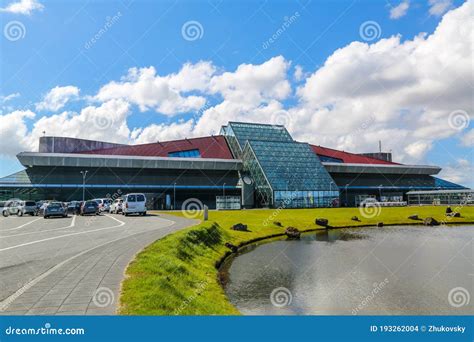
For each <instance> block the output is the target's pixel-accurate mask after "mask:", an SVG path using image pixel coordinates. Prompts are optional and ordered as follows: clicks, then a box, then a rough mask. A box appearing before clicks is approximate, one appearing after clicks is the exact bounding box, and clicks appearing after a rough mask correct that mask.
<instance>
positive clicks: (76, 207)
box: [67, 201, 82, 215]
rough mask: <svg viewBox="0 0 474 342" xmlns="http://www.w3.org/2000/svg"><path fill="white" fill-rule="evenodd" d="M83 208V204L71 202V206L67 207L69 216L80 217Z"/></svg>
mask: <svg viewBox="0 0 474 342" xmlns="http://www.w3.org/2000/svg"><path fill="white" fill-rule="evenodd" d="M81 206H82V202H79V201H71V202H69V204H68V205H67V212H68V214H72V215H79V214H80V213H81Z"/></svg>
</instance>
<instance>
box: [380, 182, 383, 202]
mask: <svg viewBox="0 0 474 342" xmlns="http://www.w3.org/2000/svg"><path fill="white" fill-rule="evenodd" d="M382 186H383V185H382V184H380V185H379V198H380V202H382Z"/></svg>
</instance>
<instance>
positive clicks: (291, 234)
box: [285, 227, 301, 239]
mask: <svg viewBox="0 0 474 342" xmlns="http://www.w3.org/2000/svg"><path fill="white" fill-rule="evenodd" d="M285 234H286V236H288V238H290V239H299V238H300V235H301V233H300V231H299V230H298V228H295V227H288V228H286V229H285Z"/></svg>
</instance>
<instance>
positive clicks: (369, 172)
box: [0, 122, 466, 209]
mask: <svg viewBox="0 0 474 342" xmlns="http://www.w3.org/2000/svg"><path fill="white" fill-rule="evenodd" d="M17 157H18V160H19V161H20V163H21V164H22V165H23V166H24V167H25V169H24V170H23V171H20V172H17V173H14V174H12V175H9V176H7V177H3V178H0V197H1V199H4V200H5V199H9V198H21V199H32V200H49V199H55V200H60V201H71V200H81V199H82V193H83V191H84V192H85V198H86V199H90V198H97V197H106V196H110V197H117V196H119V195H120V194H124V193H128V192H141V193H145V194H146V196H147V199H148V207H149V209H174V208H176V209H179V208H181V205H182V204H183V203H184V202H185V201H186V200H188V199H190V198H193V199H197V200H199V201H200V202H202V203H203V204H205V205H207V206H208V207H209V208H211V209H212V208H216V207H217V208H240V207H243V208H254V207H257V208H258V207H285V208H312V207H329V206H355V205H359V204H360V202H361V201H363V200H364V199H365V198H367V197H374V198H376V199H377V200H379V201H383V202H402V201H407V193H408V192H410V191H411V192H413V191H431V190H438V191H439V190H449V191H456V190H465V189H466V188H465V187H463V186H460V185H457V184H454V183H451V182H448V181H445V180H442V179H440V178H437V177H435V175H436V174H438V173H439V172H440V171H441V169H440V168H439V167H437V166H430V165H403V164H398V163H395V162H392V156H391V154H390V153H382V152H376V153H363V154H356V153H349V152H345V151H339V150H334V149H331V148H326V147H322V146H315V145H311V144H308V143H305V142H298V141H295V140H294V139H293V138H292V137H291V135H290V134H289V133H288V131H287V130H286V128H285V127H284V126H279V125H266V124H254V123H244V122H229V123H228V124H227V125H226V126H223V127H222V128H221V132H220V134H219V135H216V136H207V137H200V138H192V139H187V138H185V139H182V140H174V141H163V142H155V143H150V144H142V145H124V144H114V143H108V142H102V141H91V140H84V139H75V138H65V137H41V138H40V141H39V149H38V151H37V152H21V153H19V154H18V155H17ZM81 171H82V173H81ZM86 171H87V172H86Z"/></svg>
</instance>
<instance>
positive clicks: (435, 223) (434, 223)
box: [423, 217, 439, 226]
mask: <svg viewBox="0 0 474 342" xmlns="http://www.w3.org/2000/svg"><path fill="white" fill-rule="evenodd" d="M423 224H424V225H425V226H439V222H438V221H436V219H434V218H432V217H427V218H425V219H424V220H423Z"/></svg>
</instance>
